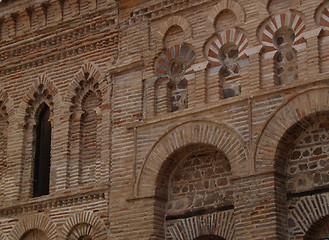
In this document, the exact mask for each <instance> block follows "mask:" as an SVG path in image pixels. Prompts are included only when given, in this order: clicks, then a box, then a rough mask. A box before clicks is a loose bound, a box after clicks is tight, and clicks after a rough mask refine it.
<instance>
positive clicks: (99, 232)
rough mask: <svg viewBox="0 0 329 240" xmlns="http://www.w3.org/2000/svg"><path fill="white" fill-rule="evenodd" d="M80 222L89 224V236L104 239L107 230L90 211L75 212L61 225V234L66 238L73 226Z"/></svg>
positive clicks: (96, 239) (97, 239)
mask: <svg viewBox="0 0 329 240" xmlns="http://www.w3.org/2000/svg"><path fill="white" fill-rule="evenodd" d="M80 224H88V225H90V226H91V231H90V237H91V238H92V239H95V240H106V239H107V231H106V227H105V224H104V223H103V221H102V220H101V219H100V218H99V217H98V216H97V215H96V214H95V213H93V212H92V211H85V212H79V213H75V214H74V215H73V216H72V217H70V218H69V219H68V220H67V221H66V223H65V224H64V225H63V228H62V231H61V236H62V239H67V237H68V236H69V234H70V233H71V231H72V230H73V229H74V227H76V226H78V225H80Z"/></svg>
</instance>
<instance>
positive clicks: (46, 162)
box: [33, 104, 51, 197]
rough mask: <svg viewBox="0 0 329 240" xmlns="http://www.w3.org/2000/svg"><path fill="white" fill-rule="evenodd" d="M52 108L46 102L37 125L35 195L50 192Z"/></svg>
mask: <svg viewBox="0 0 329 240" xmlns="http://www.w3.org/2000/svg"><path fill="white" fill-rule="evenodd" d="M49 115H50V110H49V107H48V106H47V105H46V104H44V106H43V107H42V109H41V111H40V115H39V121H38V124H37V126H36V142H35V159H34V185H33V197H38V196H42V195H47V194H49V172H50V145H51V124H50V122H49Z"/></svg>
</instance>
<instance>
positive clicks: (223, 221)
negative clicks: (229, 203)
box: [168, 210, 234, 240]
mask: <svg viewBox="0 0 329 240" xmlns="http://www.w3.org/2000/svg"><path fill="white" fill-rule="evenodd" d="M168 232H169V235H171V237H172V238H173V239H176V240H194V239H196V238H198V237H201V236H204V235H212V236H219V237H222V238H224V239H227V240H232V239H233V236H234V211H233V210H229V211H224V212H216V213H213V214H208V215H201V216H194V217H191V218H186V219H181V220H179V221H177V222H176V223H175V224H174V225H173V226H170V227H169V228H168Z"/></svg>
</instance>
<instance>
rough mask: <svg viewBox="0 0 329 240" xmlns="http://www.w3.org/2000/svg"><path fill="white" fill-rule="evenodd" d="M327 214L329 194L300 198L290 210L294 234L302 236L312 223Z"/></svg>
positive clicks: (328, 213)
mask: <svg viewBox="0 0 329 240" xmlns="http://www.w3.org/2000/svg"><path fill="white" fill-rule="evenodd" d="M327 215H329V195H328V194H321V195H312V196H306V197H303V198H301V199H300V200H299V201H298V202H297V203H296V204H295V207H294V208H293V209H292V210H291V211H290V214H289V218H290V220H291V221H293V222H294V223H295V226H296V227H295V228H294V229H291V231H292V232H293V234H294V236H304V235H305V234H306V233H307V231H308V229H309V228H310V227H311V226H312V224H313V223H315V222H316V221H318V220H320V219H321V218H323V217H325V216H327Z"/></svg>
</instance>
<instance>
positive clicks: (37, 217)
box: [8, 214, 58, 240]
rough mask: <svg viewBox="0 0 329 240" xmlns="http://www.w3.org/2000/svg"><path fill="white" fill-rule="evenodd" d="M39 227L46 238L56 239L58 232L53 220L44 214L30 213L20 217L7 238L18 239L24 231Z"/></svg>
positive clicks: (10, 239)
mask: <svg viewBox="0 0 329 240" xmlns="http://www.w3.org/2000/svg"><path fill="white" fill-rule="evenodd" d="M33 229H39V230H40V231H42V232H43V233H44V234H45V235H46V236H47V239H58V232H57V229H56V225H55V224H54V223H53V221H52V220H51V219H50V218H49V217H47V216H46V215H44V214H31V215H29V216H26V217H24V218H22V219H21V220H20V221H19V222H18V223H17V224H16V226H15V227H14V228H13V229H12V230H11V232H10V233H9V235H8V240H17V239H20V238H21V237H22V236H23V235H24V234H25V233H26V232H28V231H30V230H33Z"/></svg>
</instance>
